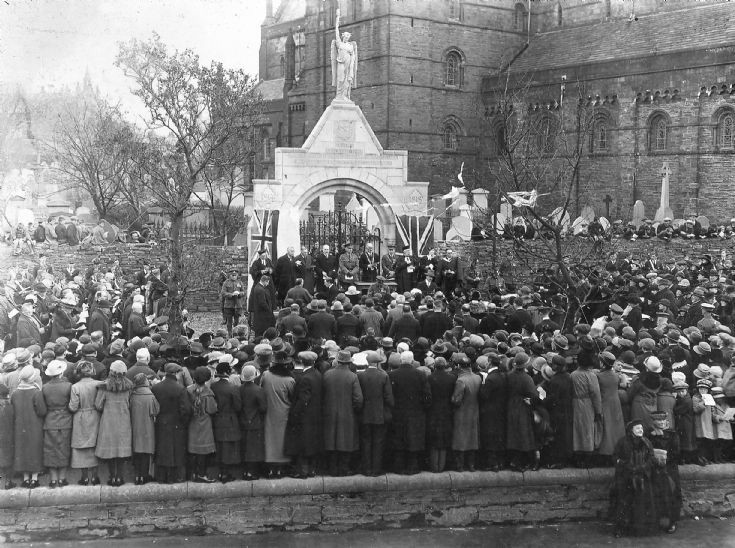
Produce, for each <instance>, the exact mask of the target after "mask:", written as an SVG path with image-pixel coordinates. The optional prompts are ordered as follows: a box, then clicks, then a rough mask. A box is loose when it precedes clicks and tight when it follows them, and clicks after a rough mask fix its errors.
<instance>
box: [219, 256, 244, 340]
mask: <svg viewBox="0 0 735 548" xmlns="http://www.w3.org/2000/svg"><path fill="white" fill-rule="evenodd" d="M219 294H220V299H221V302H222V316H223V319H224V321H225V324H226V326H227V335H228V337H232V326H233V325H237V324H238V322H239V321H240V314H242V303H243V299H244V298H245V284H244V283H242V281H241V280H240V271H239V270H238V269H237V268H231V269H230V272H229V277H228V278H227V279H226V280H225V281H224V282H223V283H222V287H221V288H220V292H219Z"/></svg>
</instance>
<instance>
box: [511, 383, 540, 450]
mask: <svg viewBox="0 0 735 548" xmlns="http://www.w3.org/2000/svg"><path fill="white" fill-rule="evenodd" d="M536 396H537V393H536V386H535V385H534V384H533V379H531V377H530V376H529V375H528V373H526V372H525V371H524V370H522V369H514V370H513V371H511V372H510V373H508V422H507V424H508V430H507V434H508V438H507V448H508V449H510V450H514V451H534V450H535V449H536V443H535V438H534V435H533V408H532V407H531V405H530V404H529V403H527V402H526V401H524V398H530V399H532V400H533V399H534V398H536Z"/></svg>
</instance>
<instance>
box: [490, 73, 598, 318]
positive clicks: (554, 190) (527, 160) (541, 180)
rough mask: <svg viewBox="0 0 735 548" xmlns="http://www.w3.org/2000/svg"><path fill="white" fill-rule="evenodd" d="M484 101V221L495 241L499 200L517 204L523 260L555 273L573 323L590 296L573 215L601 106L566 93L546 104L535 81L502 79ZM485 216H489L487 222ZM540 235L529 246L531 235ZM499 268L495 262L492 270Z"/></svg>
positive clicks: (517, 246)
mask: <svg viewBox="0 0 735 548" xmlns="http://www.w3.org/2000/svg"><path fill="white" fill-rule="evenodd" d="M496 82H497V86H496V88H495V89H494V90H493V91H492V93H491V94H490V97H489V100H488V101H487V103H486V104H485V117H484V118H485V131H484V133H485V141H486V143H485V146H486V150H487V151H488V153H489V154H488V156H489V158H488V162H487V173H486V174H484V176H483V177H480V178H479V180H481V181H483V183H481V184H479V185H478V187H482V188H484V189H485V190H486V191H487V192H488V209H487V211H485V212H484V213H485V214H484V215H482V216H481V219H479V224H480V225H482V228H484V229H485V230H486V232H487V233H488V234H491V235H492V237H494V238H497V237H498V233H499V232H500V227H497V226H496V223H497V216H496V212H497V211H498V209H499V207H500V203H501V202H506V203H508V204H510V205H511V206H513V212H514V217H515V219H516V221H517V219H518V218H520V219H522V223H521V224H522V225H525V226H526V227H527V229H526V230H513V227H512V226H506V227H504V228H505V235H507V236H509V237H510V238H512V240H513V243H514V246H513V247H514V253H513V256H514V257H515V259H517V260H518V261H519V262H521V263H525V264H526V265H527V266H528V265H535V266H540V267H541V268H544V269H546V270H548V269H553V271H554V275H553V276H552V277H551V278H550V279H549V281H550V282H551V283H553V284H554V285H555V286H556V289H557V290H558V291H559V292H561V293H563V294H564V295H566V297H567V300H568V307H567V317H566V321H565V323H566V324H567V326H570V325H572V323H573V322H574V320H575V319H576V315H577V312H578V311H579V310H580V308H581V305H582V302H583V300H584V298H585V295H584V292H583V291H581V290H580V277H579V275H578V272H577V270H576V269H575V268H574V265H573V263H572V262H571V261H570V259H571V258H572V257H573V258H574V260H575V262H577V263H578V262H580V261H581V260H582V259H583V257H580V256H579V253H580V249H581V247H580V245H579V241H578V240H576V239H571V238H568V237H567V236H568V234H567V232H568V230H569V218H570V217H571V218H572V219H573V218H574V217H576V216H577V215H578V214H579V193H580V184H582V185H584V182H583V181H582V182H581V181H580V172H581V167H582V164H583V161H584V158H585V157H586V154H587V145H588V143H589V138H590V135H591V133H592V130H593V127H594V122H595V115H596V113H595V106H594V105H593V106H587V104H586V101H584V100H582V97H583V90H582V87H581V86H580V85H579V84H578V83H577V84H576V85H575V87H576V90H577V92H578V97H574V96H572V98H571V100H569V101H566V102H565V98H564V91H565V90H564V89H562V90H561V93H560V92H558V91H557V92H556V93H555V95H556V96H555V97H554V98H544V99H543V100H540V97H539V93H538V92H533V91H532V90H531V87H530V78H528V77H516V78H515V79H511V77H510V75H508V74H502V75H500V76H499V77H498V78H497V80H496ZM483 218H484V219H483ZM528 227H530V228H528ZM509 230H510V232H508V231H509ZM529 230H530V231H533V232H535V234H536V237H535V239H534V243H533V244H532V245H531V244H529V242H528V240H527V237H528V231H529ZM493 266H494V267H495V265H493Z"/></svg>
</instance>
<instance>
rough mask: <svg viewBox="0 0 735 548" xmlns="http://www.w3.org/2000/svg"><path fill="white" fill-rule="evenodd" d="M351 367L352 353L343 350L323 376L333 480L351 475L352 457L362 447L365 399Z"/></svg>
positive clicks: (326, 443) (326, 439) (326, 440)
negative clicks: (360, 428)
mask: <svg viewBox="0 0 735 548" xmlns="http://www.w3.org/2000/svg"><path fill="white" fill-rule="evenodd" d="M351 364H352V356H351V355H350V352H349V351H347V350H340V351H339V352H338V353H337V360H336V365H335V366H334V367H333V368H332V369H329V370H328V371H326V372H325V373H324V376H323V392H322V393H323V398H324V399H323V406H322V409H323V418H324V450H325V451H326V452H327V453H328V455H329V471H330V474H331V475H333V476H345V475H348V473H349V462H350V454H351V453H352V452H353V451H356V450H357V449H358V447H359V439H360V437H359V431H358V425H357V413H358V412H359V411H360V410H361V409H362V405H363V395H362V389H361V388H360V381H359V380H358V378H357V375H356V374H355V373H353V372H352V371H351V370H350V365H351Z"/></svg>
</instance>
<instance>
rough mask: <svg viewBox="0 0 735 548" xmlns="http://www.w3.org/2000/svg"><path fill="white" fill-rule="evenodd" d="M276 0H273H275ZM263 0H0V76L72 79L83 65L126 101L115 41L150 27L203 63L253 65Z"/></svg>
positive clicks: (3, 79) (145, 33)
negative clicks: (189, 51)
mask: <svg viewBox="0 0 735 548" xmlns="http://www.w3.org/2000/svg"><path fill="white" fill-rule="evenodd" d="M274 4H275V5H277V4H278V0H276V1H274ZM264 15H265V0H0V83H3V84H6V85H7V84H10V85H15V84H20V85H21V86H22V87H23V88H25V89H28V90H34V91H35V90H38V89H40V88H41V87H42V86H44V87H46V88H49V87H50V86H56V87H61V86H64V85H68V86H72V87H73V86H74V84H75V83H76V82H79V81H81V80H82V78H83V76H84V72H85V70H89V73H90V75H91V77H92V80H93V81H94V82H95V83H96V84H97V85H98V86H99V87H100V89H101V90H102V92H103V93H105V94H107V95H109V96H110V97H111V98H114V99H116V100H120V101H121V102H122V104H123V105H124V106H125V107H126V108H128V109H133V108H134V103H133V101H135V99H134V98H131V97H130V94H129V91H128V90H129V89H130V81H129V80H127V79H126V78H125V77H124V76H123V75H122V72H121V71H120V70H119V69H118V68H117V67H115V66H114V64H113V62H114V59H115V55H116V53H117V44H118V42H120V41H127V40H129V39H131V38H141V39H146V38H148V37H149V36H150V35H151V33H152V32H154V31H155V32H157V33H158V34H159V35H160V36H161V38H162V39H163V41H164V42H165V43H166V44H168V45H169V47H171V48H175V49H185V48H191V49H192V50H194V51H195V52H196V53H198V54H199V56H200V58H201V60H202V61H203V62H204V63H205V64H208V63H209V61H210V60H212V59H216V60H219V61H222V62H223V63H224V64H225V66H228V67H232V68H242V69H244V70H245V71H247V72H248V73H250V74H253V75H255V74H256V73H257V71H258V48H259V46H260V24H261V23H262V21H263V17H264Z"/></svg>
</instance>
